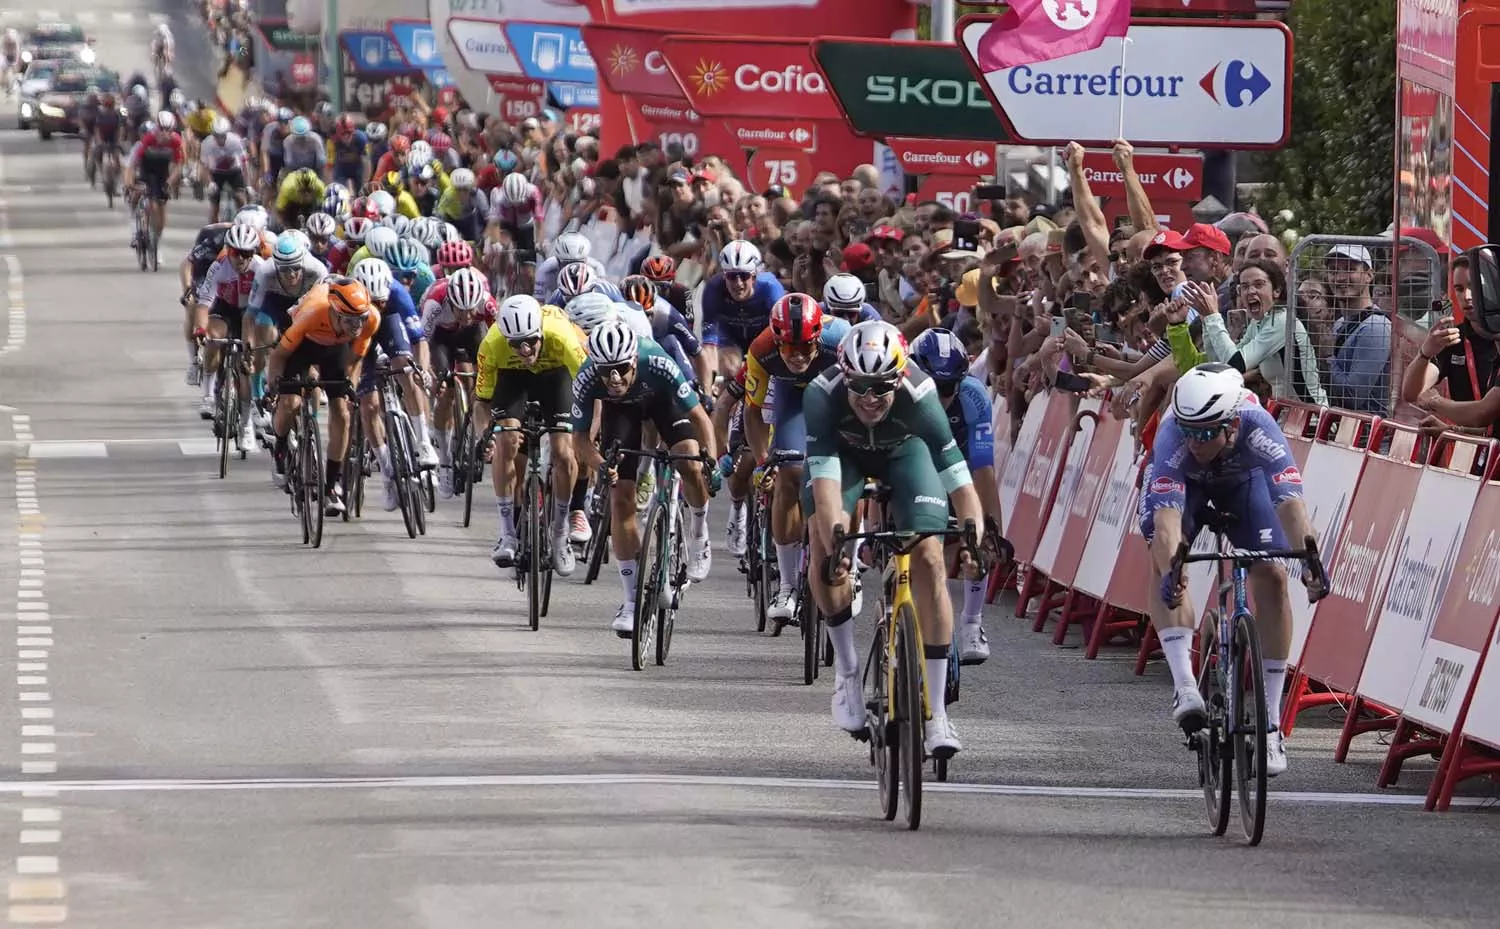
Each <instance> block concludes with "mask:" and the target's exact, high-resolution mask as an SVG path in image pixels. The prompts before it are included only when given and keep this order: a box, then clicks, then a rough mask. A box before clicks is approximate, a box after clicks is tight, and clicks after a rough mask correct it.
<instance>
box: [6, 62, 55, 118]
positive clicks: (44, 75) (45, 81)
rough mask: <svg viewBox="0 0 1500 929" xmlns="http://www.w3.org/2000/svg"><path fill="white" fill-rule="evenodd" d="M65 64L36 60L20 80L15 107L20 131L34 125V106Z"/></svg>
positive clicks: (49, 87) (49, 88)
mask: <svg viewBox="0 0 1500 929" xmlns="http://www.w3.org/2000/svg"><path fill="white" fill-rule="evenodd" d="M64 64H65V62H61V61H54V60H52V59H36V60H34V61H32V62H31V65H30V67H28V68H27V69H26V73H25V74H24V75H22V77H21V80H20V93H19V94H18V97H19V102H18V103H17V105H16V122H17V123H19V124H20V126H21V128H22V129H30V128H31V127H33V126H35V125H36V105H37V101H39V100H40V99H41V98H42V95H43V94H45V93H46V92H47V91H49V90H51V89H52V81H53V80H54V79H56V77H57V73H58V72H59V71H61V70H62V69H63V66H64Z"/></svg>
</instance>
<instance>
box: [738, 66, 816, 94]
mask: <svg viewBox="0 0 1500 929" xmlns="http://www.w3.org/2000/svg"><path fill="white" fill-rule="evenodd" d="M734 85H735V86H736V87H738V88H739V89H740V90H748V91H765V92H766V93H768V94H826V93H828V85H827V84H825V83H824V82H823V75H821V74H819V73H818V72H817V71H812V70H809V69H808V68H804V67H803V66H802V65H787V66H786V67H785V68H783V69H782V70H780V71H763V70H761V68H760V66H759V65H754V64H742V65H740V66H739V67H738V68H735V69H734Z"/></svg>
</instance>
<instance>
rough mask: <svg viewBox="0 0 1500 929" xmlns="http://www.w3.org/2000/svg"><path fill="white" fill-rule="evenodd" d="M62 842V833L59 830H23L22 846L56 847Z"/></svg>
mask: <svg viewBox="0 0 1500 929" xmlns="http://www.w3.org/2000/svg"><path fill="white" fill-rule="evenodd" d="M61 841H62V831H61V830H58V829H22V830H21V844H22V845H56V844H57V843H58V842H61Z"/></svg>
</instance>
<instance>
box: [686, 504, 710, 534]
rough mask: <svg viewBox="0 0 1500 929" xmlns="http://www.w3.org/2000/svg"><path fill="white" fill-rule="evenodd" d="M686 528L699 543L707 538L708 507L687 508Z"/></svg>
mask: <svg viewBox="0 0 1500 929" xmlns="http://www.w3.org/2000/svg"><path fill="white" fill-rule="evenodd" d="M688 528H689V529H691V530H692V537H693V538H694V539H696V540H698V541H699V542H701V541H703V540H704V539H706V538H708V507H706V506H705V507H702V508H701V509H700V508H698V507H688Z"/></svg>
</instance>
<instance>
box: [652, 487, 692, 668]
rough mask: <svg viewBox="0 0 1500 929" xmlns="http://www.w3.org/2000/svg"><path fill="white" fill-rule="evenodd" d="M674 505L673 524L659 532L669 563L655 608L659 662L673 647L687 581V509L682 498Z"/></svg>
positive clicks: (661, 554) (663, 555)
mask: <svg viewBox="0 0 1500 929" xmlns="http://www.w3.org/2000/svg"><path fill="white" fill-rule="evenodd" d="M674 509H675V512H676V518H675V519H674V520H673V521H672V525H670V526H668V527H666V528H665V530H664V531H661V532H658V533H657V536H658V538H659V539H660V542H659V543H658V546H659V552H658V560H659V561H662V562H664V563H665V564H666V568H665V570H664V571H663V572H662V574H663V575H664V576H665V578H666V586H665V587H664V589H663V590H662V594H661V597H660V605H659V606H658V607H657V610H656V664H657V666H661V665H664V664H666V663H667V654H668V653H669V652H671V651H672V627H673V626H675V625H676V624H677V598H678V597H680V596H682V590H683V587H684V586H685V585H686V584H687V567H686V565H687V547H686V542H685V535H684V531H683V530H684V527H685V526H686V525H687V513H686V510H685V508H684V506H683V503H682V501H680V500H679V501H678V502H677V505H676V507H675V508H674Z"/></svg>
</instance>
